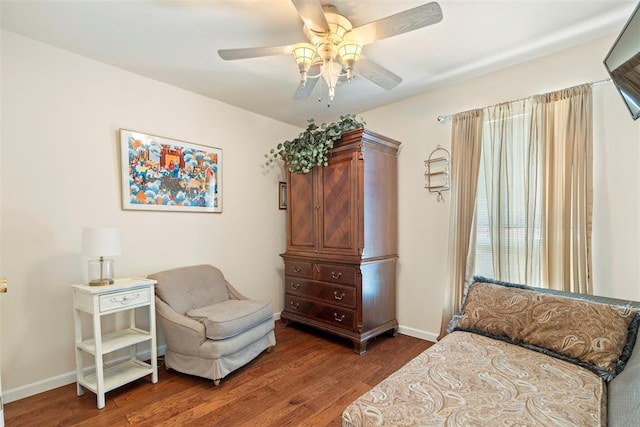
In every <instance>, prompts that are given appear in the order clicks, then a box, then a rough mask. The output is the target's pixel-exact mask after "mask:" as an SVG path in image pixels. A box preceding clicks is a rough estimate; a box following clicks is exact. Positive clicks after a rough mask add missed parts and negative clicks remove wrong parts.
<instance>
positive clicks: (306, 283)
mask: <svg viewBox="0 0 640 427" xmlns="http://www.w3.org/2000/svg"><path fill="white" fill-rule="evenodd" d="M285 286H286V289H285V292H287V293H289V294H295V295H299V296H302V297H307V298H310V299H318V300H323V301H326V302H327V303H329V304H337V305H341V306H345V307H349V308H356V288H354V287H352V286H342V285H334V284H330V283H319V282H314V281H311V280H305V279H301V278H299V277H294V276H286V277H285Z"/></svg>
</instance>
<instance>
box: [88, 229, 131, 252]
mask: <svg viewBox="0 0 640 427" xmlns="http://www.w3.org/2000/svg"><path fill="white" fill-rule="evenodd" d="M121 252H122V248H121V245H120V231H119V230H118V229H117V228H107V227H102V228H91V227H85V228H83V229H82V244H81V248H80V253H81V254H82V255H84V256H99V257H105V256H115V255H120V253H121Z"/></svg>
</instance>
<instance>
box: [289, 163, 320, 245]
mask: <svg viewBox="0 0 640 427" xmlns="http://www.w3.org/2000/svg"><path fill="white" fill-rule="evenodd" d="M288 175H289V188H288V193H289V196H288V205H287V211H288V216H289V221H288V227H289V233H288V235H289V239H288V241H287V243H288V246H289V248H292V249H298V250H306V251H315V250H316V249H317V231H316V227H317V226H316V224H317V222H316V214H317V209H318V207H317V205H316V204H315V203H314V202H315V200H314V194H315V188H314V185H315V180H314V176H315V173H306V174H296V173H291V174H288Z"/></svg>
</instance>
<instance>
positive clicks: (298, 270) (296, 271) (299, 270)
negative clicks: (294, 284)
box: [293, 265, 302, 273]
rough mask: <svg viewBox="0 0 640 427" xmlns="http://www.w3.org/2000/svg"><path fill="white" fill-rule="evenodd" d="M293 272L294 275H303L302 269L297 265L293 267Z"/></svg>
mask: <svg viewBox="0 0 640 427" xmlns="http://www.w3.org/2000/svg"><path fill="white" fill-rule="evenodd" d="M293 272H294V273H302V267H299V266H297V265H294V266H293Z"/></svg>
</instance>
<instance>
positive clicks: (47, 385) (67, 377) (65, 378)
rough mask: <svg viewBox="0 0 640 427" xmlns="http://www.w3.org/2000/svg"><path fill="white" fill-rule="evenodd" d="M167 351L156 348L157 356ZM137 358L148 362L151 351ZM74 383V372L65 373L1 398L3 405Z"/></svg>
mask: <svg viewBox="0 0 640 427" xmlns="http://www.w3.org/2000/svg"><path fill="white" fill-rule="evenodd" d="M166 351H167V346H166V345H162V346H160V347H158V356H161V355H163V354H164V353H165V352H166ZM136 356H137V358H138V359H140V360H148V359H149V358H150V357H151V351H150V350H146V351H141V352H139V353H137V355H136ZM128 358H129V357H128V356H123V357H121V358H118V359H116V360H112V361H110V362H109V363H108V365H111V364H116V363H120V362H123V361H125V360H126V359H128ZM94 368H95V365H92V366H89V367H87V368H86V369H85V371H87V372H93V371H94ZM75 382H76V371H72V372H67V373H64V374H61V375H57V376H55V377H51V378H47V379H45V380H42V381H37V382H35V383H31V384H27V385H23V386H21V387H17V388H13V389H10V390H2V397H3V400H4V403H5V404H6V403H11V402H15V401H16V400H20V399H24V398H25V397H29V396H33V395H36V394H38V393H43V392H45V391H49V390H52V389H54V388H58V387H62V386H65V385H68V384H73V383H75Z"/></svg>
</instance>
